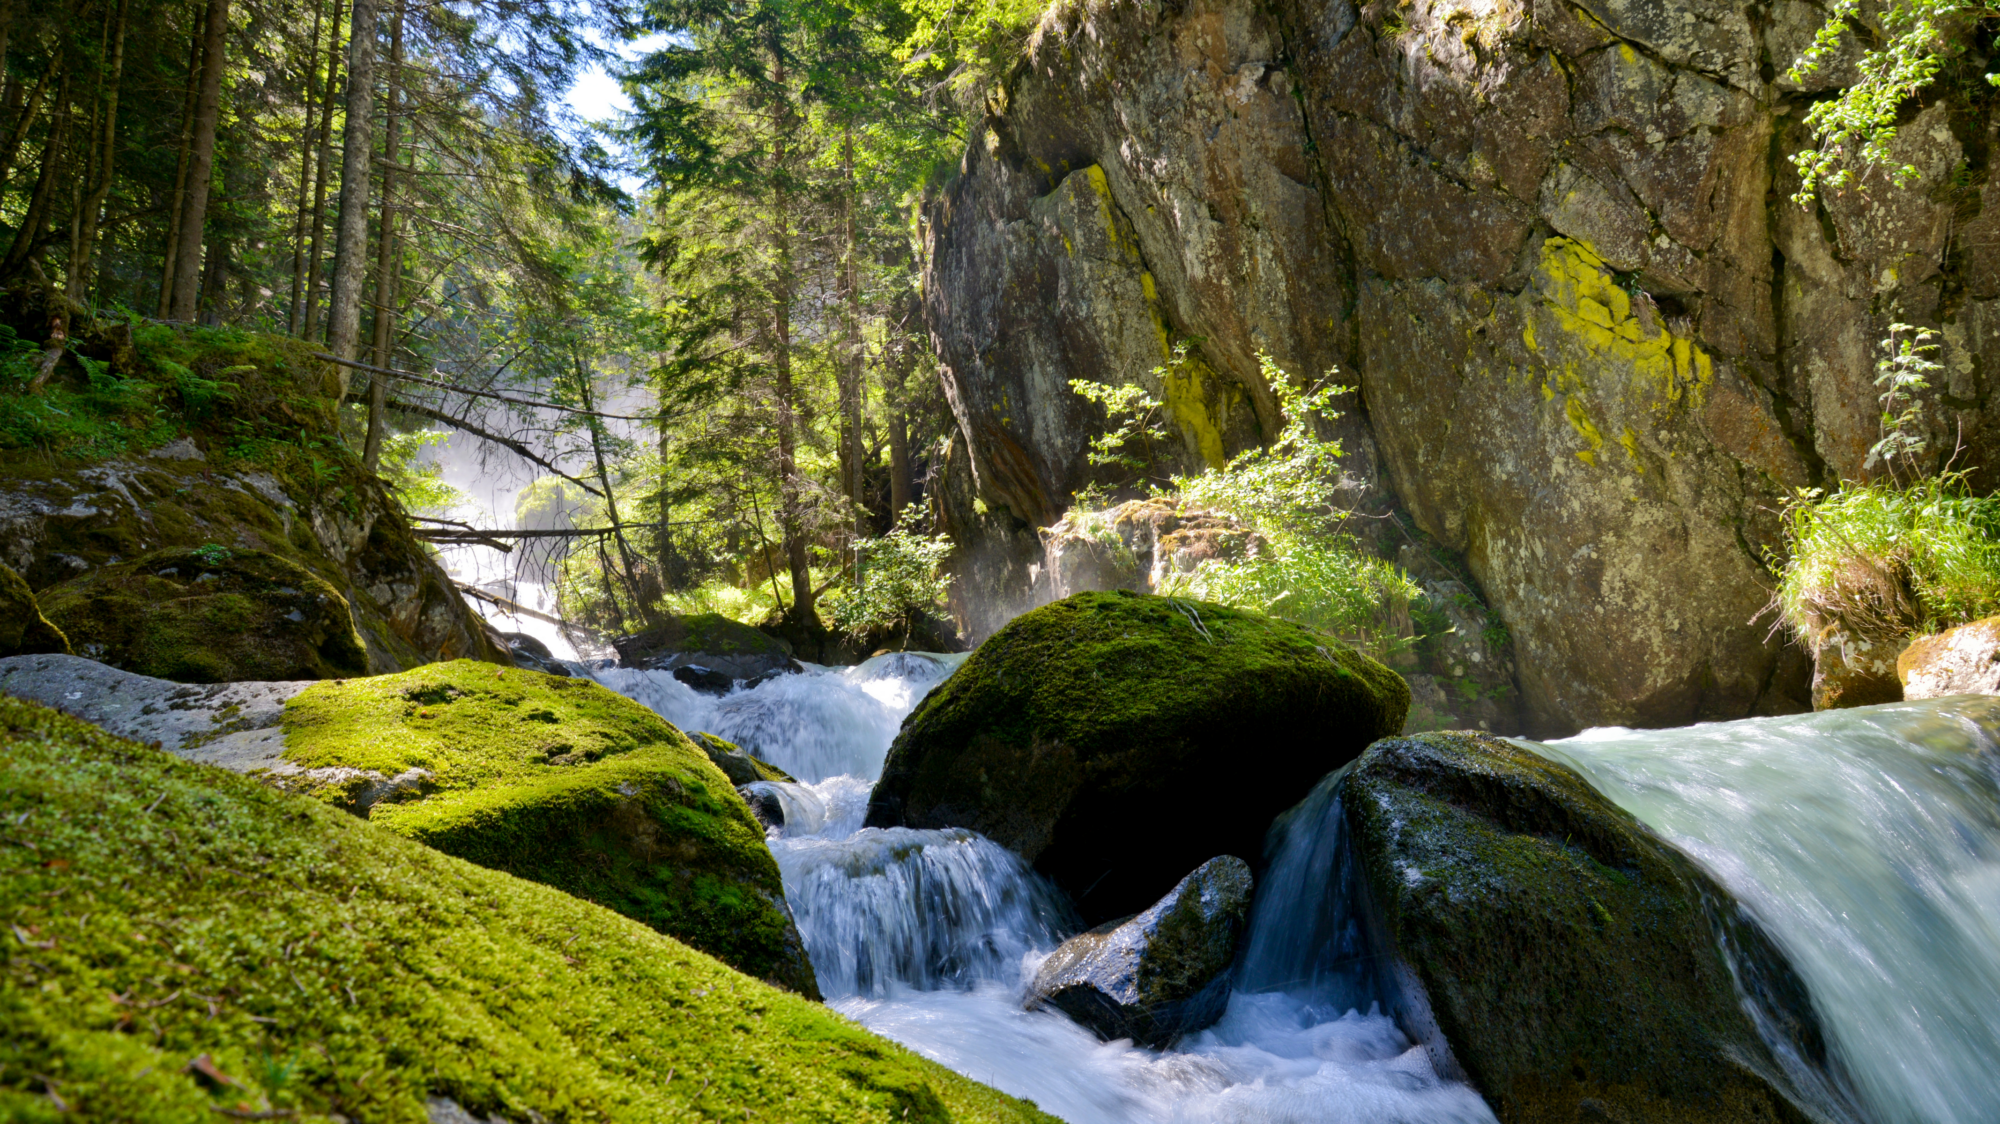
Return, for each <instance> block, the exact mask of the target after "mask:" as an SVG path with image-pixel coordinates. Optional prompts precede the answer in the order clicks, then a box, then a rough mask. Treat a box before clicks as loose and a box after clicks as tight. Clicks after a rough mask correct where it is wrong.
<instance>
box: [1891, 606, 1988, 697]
mask: <svg viewBox="0 0 2000 1124" xmlns="http://www.w3.org/2000/svg"><path fill="white" fill-rule="evenodd" d="M1896 677H1897V678H1898V679H1899V680H1900V681H1901V682H1902V685H1903V690H1902V693H1901V696H1900V697H1902V698H1905V699H1941V698H1944V697H1945V696H1947V695H2000V617H1988V618H1986V619H1985V620H1983V621H1973V622H1972V623H1971V624H1967V625H1960V626H1959V627H1957V628H1953V629H1947V630H1946V631H1944V632H1940V633H1937V634H1936V635H1934V636H1919V637H1917V638H1916V639H1915V640H1912V641H1910V646H1909V647H1907V648H1905V649H1903V653H1902V655H1901V656H1899V657H1897V659H1896Z"/></svg>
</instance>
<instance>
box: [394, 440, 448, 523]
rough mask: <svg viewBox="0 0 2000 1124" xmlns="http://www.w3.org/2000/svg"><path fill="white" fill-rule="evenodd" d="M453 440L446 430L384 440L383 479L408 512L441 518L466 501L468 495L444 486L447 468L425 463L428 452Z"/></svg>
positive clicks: (428, 462) (446, 485) (437, 464)
mask: <svg viewBox="0 0 2000 1124" xmlns="http://www.w3.org/2000/svg"><path fill="white" fill-rule="evenodd" d="M450 439H451V435H450V434H448V433H445V432H444V431H442V430H436V429H420V430H417V431H416V432H415V433H390V434H387V435H385V436H384V438H383V440H382V453H381V462H380V463H381V475H382V479H383V480H385V481H387V482H388V484H389V488H390V490H391V491H393V492H395V493H396V498H397V499H398V500H401V501H402V504H403V507H404V509H405V510H407V511H411V512H416V513H419V514H422V513H431V514H438V513H442V512H446V511H450V510H451V509H452V508H454V507H456V506H458V504H459V503H461V502H463V501H464V500H465V493H463V492H461V491H459V490H458V489H457V488H454V487H452V486H451V485H449V484H447V483H445V482H444V466H443V465H442V464H439V463H438V462H437V461H426V460H424V459H423V452H424V450H425V449H430V448H435V447H436V446H439V445H442V444H444V443H445V442H446V441H448V440H450Z"/></svg>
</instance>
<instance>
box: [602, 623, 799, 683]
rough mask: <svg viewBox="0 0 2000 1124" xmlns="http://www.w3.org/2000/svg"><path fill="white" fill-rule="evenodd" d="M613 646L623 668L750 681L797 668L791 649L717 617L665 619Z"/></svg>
mask: <svg viewBox="0 0 2000 1124" xmlns="http://www.w3.org/2000/svg"><path fill="white" fill-rule="evenodd" d="M612 646H613V647H614V648H616V649H617V652H618V659H619V662H620V663H622V664H623V665H624V666H626V667H643V668H647V669H650V670H655V671H673V670H676V669H678V668H683V667H704V668H707V669H709V670H711V671H717V672H721V673H722V674H723V675H726V676H728V677H729V678H731V679H755V678H757V677H758V676H760V675H772V674H781V673H784V672H787V671H795V670H797V668H798V664H797V663H796V661H794V660H793V659H792V648H791V645H789V644H787V643H785V642H784V641H783V640H780V639H778V638H777V637H775V636H770V635H768V634H766V633H764V632H760V631H759V630H757V629H755V628H753V627H751V626H750V625H747V624H744V623H743V622H741V621H734V620H730V619H729V618H728V617H725V616H723V615H722V614H720V613H692V614H689V615H686V616H672V617H668V618H667V619H666V620H664V621H662V622H660V623H659V624H656V625H654V626H652V627H651V628H648V629H646V630H645V631H643V632H638V633H634V634H633V635H631V636H625V637H620V638H619V639H617V640H614V641H612Z"/></svg>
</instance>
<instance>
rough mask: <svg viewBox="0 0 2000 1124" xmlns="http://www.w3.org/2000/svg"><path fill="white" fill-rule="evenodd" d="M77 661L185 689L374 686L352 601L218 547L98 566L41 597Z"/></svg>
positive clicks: (274, 561)
mask: <svg viewBox="0 0 2000 1124" xmlns="http://www.w3.org/2000/svg"><path fill="white" fill-rule="evenodd" d="M42 602H43V611H44V612H46V613H47V614H48V615H49V618H50V619H51V620H52V621H54V622H56V624H57V625H59V626H60V627H61V628H62V629H63V631H64V632H65V633H66V634H67V635H68V636H69V637H70V642H71V644H72V646H73V647H74V648H75V650H76V651H77V652H79V653H80V654H82V655H85V656H88V657H90V658H91V659H95V660H98V661H100V662H103V663H106V664H109V665H110V666H112V667H116V668H120V669H122V670H125V671H131V672H135V673H137V674H140V675H149V676H154V677H157V678H161V679H173V680H178V681H180V682H184V683H225V682H232V681H236V680H291V679H332V678H337V677H342V676H353V675H365V674H367V671H368V651H367V649H366V647H365V646H364V645H363V643H362V640H361V636H360V634H359V633H357V632H356V631H355V628H354V619H353V617H352V615H351V614H350V613H349V610H348V604H347V599H346V598H345V597H342V596H341V595H340V592H339V591H338V590H336V589H334V588H333V586H332V585H331V584H329V583H327V582H326V581H324V580H323V579H321V578H319V577H317V576H316V575H314V574H313V573H312V572H310V571H308V570H307V569H305V568H304V567H303V566H300V565H298V564H297V563H295V562H292V561H290V560H288V559H285V558H282V557H280V556H278V555H275V554H269V553H265V552H263V551H256V550H229V549H226V548H221V547H211V548H204V549H197V550H162V551H155V552H153V553H151V554H148V555H146V556H144V557H142V558H138V559H135V560H133V561H131V562H121V563H118V564H116V565H107V566H100V567H98V568H96V569H94V570H92V571H91V572H90V573H88V574H85V575H84V576H82V577H80V578H76V579H74V580H72V581H68V582H64V583H63V584H61V585H59V586H56V587H55V588H53V589H50V590H47V591H44V593H43V595H42Z"/></svg>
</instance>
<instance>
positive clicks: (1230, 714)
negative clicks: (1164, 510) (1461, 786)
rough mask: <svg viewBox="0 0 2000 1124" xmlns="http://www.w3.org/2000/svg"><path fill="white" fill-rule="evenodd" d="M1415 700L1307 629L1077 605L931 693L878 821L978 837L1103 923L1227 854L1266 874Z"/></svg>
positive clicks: (1169, 607)
mask: <svg viewBox="0 0 2000 1124" xmlns="http://www.w3.org/2000/svg"><path fill="white" fill-rule="evenodd" d="M1409 701H1410V693H1409V687H1408V686H1407V685H1406V684H1404V682H1403V681H1402V679H1401V678H1400V677H1398V676H1397V675H1396V673H1395V672H1392V671H1390V670H1389V669H1388V668H1386V667H1383V666H1382V665H1381V664H1379V663H1376V662H1375V661H1373V660H1371V659H1369V658H1367V657H1366V656H1362V655H1360V654H1358V653H1356V652H1353V651H1351V650H1349V649H1347V648H1345V647H1343V646H1341V645H1340V644H1339V643H1338V642H1337V641H1334V640H1333V639H1331V638H1329V637H1327V636H1324V635H1322V634H1320V633H1317V632H1314V631H1312V630H1311V629H1308V628H1306V627H1304V626H1302V625H1297V624H1292V623H1290V622H1287V621H1278V620H1272V619H1270V618H1268V617H1264V616H1261V615H1259V614H1256V613H1251V612H1246V611H1242V610H1237V609H1229V608H1225V607H1223V606H1220V605H1215V604H1210V603H1208V602H1202V601H1189V600H1184V599H1179V598H1168V597H1152V596H1147V595H1145V594H1138V593H1128V592H1124V591H1116V592H1110V593H1082V594H1078V595H1076V596H1074V597H1070V598H1066V599H1064V600H1062V601H1057V602H1055V603H1054V604H1051V605H1045V606H1043V607H1042V608H1040V609H1036V610H1034V611H1033V612H1030V613H1025V614H1023V615H1022V616H1020V617H1018V618H1016V619H1015V620H1014V621H1013V623H1011V624H1009V625H1008V626H1007V627H1005V628H1003V629H1001V630H1000V631H999V632H997V633H995V634H994V635H993V637H992V638H991V639H989V640H987V641H986V643H985V644H983V645H981V646H980V648H979V650H978V651H977V652H975V653H973V655H972V658H971V659H969V660H967V661H966V662H965V664H964V665H963V666H961V667H960V668H959V670H958V672H957V673H956V674H955V675H953V676H952V677H951V678H950V679H948V680H946V681H945V682H944V683H943V684H942V685H941V686H939V687H938V688H937V689H936V690H934V691H932V692H931V693H930V695H929V696H928V697H927V698H926V699H925V700H924V701H923V703H922V704H921V705H919V706H918V708H917V709H916V711H915V712H914V713H912V714H911V715H910V717H909V719H908V720H906V721H905V722H904V724H903V730H902V733H901V734H900V735H898V737H897V739H896V743H895V745H894V746H893V747H891V749H890V751H889V758H888V762H887V764H886V766H885V768H884V771H883V774H882V780H881V782H880V783H879V784H878V785H877V786H876V788H875V793H874V796H873V798H872V800H871V808H870V812H869V823H871V824H874V825H877V826H882V825H886V824H891V823H895V822H899V821H900V822H903V823H907V824H909V825H910V826H913V827H948V826H957V827H969V828H972V829H974V830H976V831H979V832H981V833H983V834H985V835H987V836H988V837H990V838H992V839H993V840H995V841H996V842H999V843H1000V844H1002V845H1003V846H1006V847H1009V848H1012V849H1013V850H1015V851H1016V852H1018V853H1020V854H1021V855H1022V856H1024V857H1026V858H1028V859H1030V860H1031V861H1033V862H1034V864H1035V866H1036V868H1037V869H1039V870H1041V871H1042V872H1043V873H1045V874H1048V875H1049V876H1050V877H1052V878H1054V879H1055V880H1056V882H1057V883H1058V884H1059V885H1061V886H1062V887H1063V888H1064V889H1065V890H1067V891H1068V892H1069V893H1070V895H1071V897H1072V898H1074V899H1075V900H1076V901H1077V904H1078V908H1079V909H1080V910H1081V911H1082V913H1083V915H1084V918H1085V920H1086V921H1088V922H1090V923H1092V924H1095V923H1097V922H1101V921H1105V920H1108V919H1110V918H1113V917H1121V916H1125V915H1128V914H1133V913H1137V912H1139V911H1140V910H1142V909H1144V908H1146V907H1147V906H1149V905H1151V904H1152V903H1153V902H1154V900H1156V899H1158V898H1159V897H1160V896H1161V895H1162V894H1164V893H1166V892H1167V891H1168V890H1169V889H1171V888H1172V887H1173V886H1174V884H1175V883H1176V882H1178V881H1179V880H1180V879H1181V877H1182V876H1183V875H1185V874H1187V872H1188V871H1190V870H1192V869H1194V868H1195V867H1196V866H1199V865H1200V864H1201V863H1203V862H1205V861H1207V860H1208V859H1210V858H1213V857H1215V856H1216V855H1219V854H1233V855H1236V856H1238V857H1239V858H1243V859H1246V860H1249V861H1252V862H1254V861H1256V860H1258V859H1259V858H1260V857H1261V856H1262V855H1263V838H1264V832H1265V830H1266V829H1267V828H1268V827H1269V826H1270V822H1271V818H1272V817H1273V816H1275V815H1277V814H1278V813H1279V812H1281V811H1283V810H1285V809H1286V808H1288V807H1290V806H1291V805H1293V804H1295V803H1297V802H1298V801H1299V800H1300V799H1302V798H1303V797H1304V796H1305V794H1306V793H1307V792H1309V791H1310V790H1311V789H1312V786H1313V784H1314V783H1316V782H1317V781H1318V780H1319V779H1320V778H1321V777H1322V776H1324V775H1325V774H1326V773H1328V772H1330V771H1332V770H1334V769H1336V768H1338V767H1340V766H1341V765H1343V764H1345V763H1347V762H1348V761H1349V760H1352V759H1353V758H1354V757H1355V756H1356V755H1357V754H1359V753H1360V752H1361V751H1362V749H1363V748H1365V747H1366V746H1367V745H1368V743H1369V742H1371V741H1374V740H1375V739H1376V738H1379V737H1383V736H1386V735H1388V734H1391V733H1394V732H1395V731H1396V730H1398V729H1400V728H1401V726H1402V722H1403V718H1404V714H1405V712H1406V711H1407V710H1408V708H1409ZM1162 823H1167V824H1173V825H1175V826H1174V829H1173V830H1172V831H1169V832H1166V833H1164V834H1163V833H1162V832H1161V831H1160V830H1159V825H1160V824H1162Z"/></svg>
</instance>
